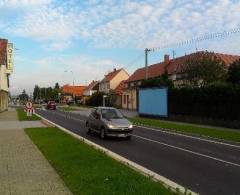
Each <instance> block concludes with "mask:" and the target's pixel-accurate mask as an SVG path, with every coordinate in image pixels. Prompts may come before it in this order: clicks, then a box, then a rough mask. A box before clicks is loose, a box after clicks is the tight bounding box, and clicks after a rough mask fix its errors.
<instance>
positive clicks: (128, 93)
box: [122, 51, 240, 110]
mask: <svg viewBox="0 0 240 195" xmlns="http://www.w3.org/2000/svg"><path fill="white" fill-rule="evenodd" d="M202 54H203V51H199V52H195V53H192V54H189V55H185V56H181V57H178V58H174V59H170V57H169V55H165V56H164V60H163V62H160V63H156V64H153V65H150V66H148V78H156V77H159V76H161V75H162V74H164V73H165V72H166V71H167V73H168V76H169V78H170V79H171V80H172V81H173V82H174V84H175V85H181V84H183V75H184V72H183V67H184V65H185V64H186V62H187V61H188V60H189V59H191V58H198V57H199V55H202ZM211 54H212V55H213V56H215V57H217V58H218V59H221V60H222V61H223V62H224V63H225V64H226V66H227V67H229V66H230V64H232V63H233V62H234V61H236V60H238V59H240V56H236V55H228V54H220V53H211ZM145 75H146V69H145V67H143V68H139V69H137V70H136V71H135V72H134V73H133V74H132V75H131V76H130V77H129V79H128V80H127V81H126V85H127V87H126V89H125V90H124V93H123V96H125V97H124V98H125V99H126V102H127V103H126V104H123V105H122V107H123V108H126V109H132V110H136V109H137V88H138V87H139V86H140V85H141V81H142V80H144V79H145ZM124 98H123V99H124Z"/></svg>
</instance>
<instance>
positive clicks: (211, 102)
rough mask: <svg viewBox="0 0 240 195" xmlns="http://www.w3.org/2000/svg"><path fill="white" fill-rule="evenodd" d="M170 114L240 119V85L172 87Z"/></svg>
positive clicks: (170, 92) (170, 91)
mask: <svg viewBox="0 0 240 195" xmlns="http://www.w3.org/2000/svg"><path fill="white" fill-rule="evenodd" d="M169 114H170V115H187V116H194V117H202V118H212V119H223V120H240V87H239V86H238V87H236V86H230V85H225V86H224V85H223V86H208V87H202V88H173V89H170V90H169Z"/></svg>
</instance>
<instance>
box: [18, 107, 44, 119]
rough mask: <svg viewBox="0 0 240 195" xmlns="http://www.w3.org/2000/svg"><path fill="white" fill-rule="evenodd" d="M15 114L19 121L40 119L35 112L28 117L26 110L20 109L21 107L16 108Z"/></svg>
mask: <svg viewBox="0 0 240 195" xmlns="http://www.w3.org/2000/svg"><path fill="white" fill-rule="evenodd" d="M17 116H18V120H19V121H37V120H41V118H39V117H38V116H36V115H35V114H33V115H32V116H31V117H28V116H27V114H26V112H24V110H23V109H21V108H18V109H17Z"/></svg>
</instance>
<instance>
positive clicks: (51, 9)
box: [0, 0, 240, 94]
mask: <svg viewBox="0 0 240 195" xmlns="http://www.w3.org/2000/svg"><path fill="white" fill-rule="evenodd" d="M0 13H1V14H0V29H1V30H0V37H1V38H7V39H9V41H11V42H13V43H14V46H15V47H16V48H17V49H18V50H16V51H15V56H14V57H15V60H14V61H15V70H14V74H13V75H12V76H11V88H10V90H11V92H12V93H13V94H18V93H20V92H21V91H22V90H23V89H26V90H27V91H28V92H31V91H32V89H33V87H34V85H35V84H38V85H40V86H42V87H44V86H52V85H54V84H55V83H56V82H59V83H60V84H61V85H63V84H66V83H71V82H72V80H73V77H74V80H75V83H76V84H83V85H85V84H87V83H88V82H90V81H91V80H93V79H101V78H102V77H103V75H104V74H105V73H107V72H109V71H110V70H112V69H113V68H114V67H116V68H121V67H124V68H126V70H127V71H128V72H129V73H130V74H131V73H132V72H133V71H134V70H135V69H137V68H139V67H142V66H143V65H144V52H143V50H144V48H146V47H159V46H160V47H161V46H162V45H164V44H170V43H178V42H181V41H182V40H186V39H192V38H193V37H196V36H200V35H204V34H208V33H214V32H222V31H225V30H230V29H234V28H240V1H238V0H211V1H207V0H194V1H193V0H181V1H175V0H161V1H160V0H145V1H144V0H131V1H130V0H89V1H87V0H68V1H65V0H0ZM239 45H240V35H239V34H235V35H232V36H230V37H227V38H225V39H215V40H213V41H205V42H201V43H194V44H191V45H185V46H183V47H177V46H173V47H170V48H165V49H163V48H161V49H160V50H158V51H157V52H151V53H150V56H149V63H150V64H151V63H156V62H159V61H161V60H162V59H163V55H164V54H170V55H171V54H172V50H175V53H176V56H181V55H184V54H185V53H191V52H194V51H196V50H211V51H215V52H222V53H229V54H237V55H240V49H239ZM65 70H68V72H65ZM70 71H73V73H74V74H73V75H72V74H71V73H70Z"/></svg>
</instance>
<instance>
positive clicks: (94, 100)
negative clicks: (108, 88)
mask: <svg viewBox="0 0 240 195" xmlns="http://www.w3.org/2000/svg"><path fill="white" fill-rule="evenodd" d="M103 95H105V93H103V92H95V93H93V94H92V96H91V97H90V98H89V99H88V100H87V101H86V104H87V105H88V106H102V104H103Z"/></svg>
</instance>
